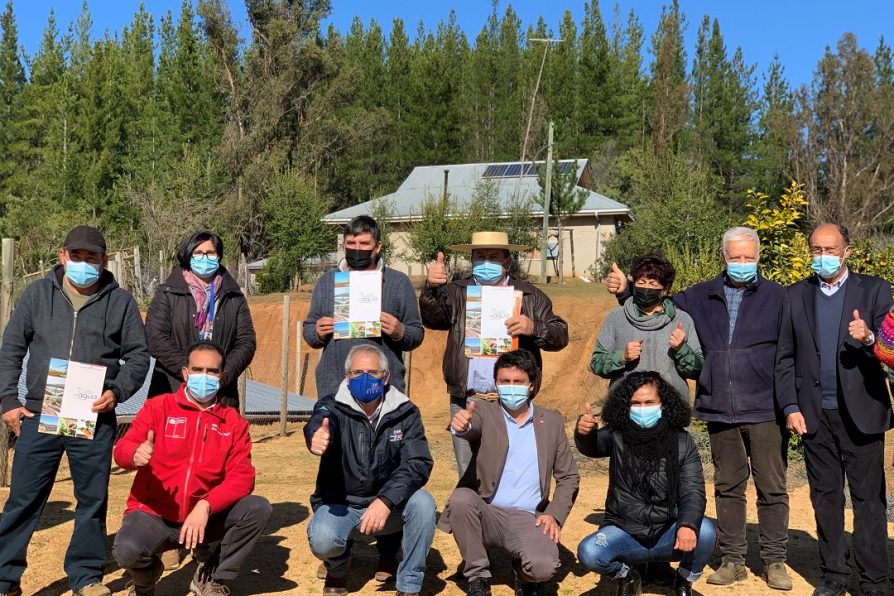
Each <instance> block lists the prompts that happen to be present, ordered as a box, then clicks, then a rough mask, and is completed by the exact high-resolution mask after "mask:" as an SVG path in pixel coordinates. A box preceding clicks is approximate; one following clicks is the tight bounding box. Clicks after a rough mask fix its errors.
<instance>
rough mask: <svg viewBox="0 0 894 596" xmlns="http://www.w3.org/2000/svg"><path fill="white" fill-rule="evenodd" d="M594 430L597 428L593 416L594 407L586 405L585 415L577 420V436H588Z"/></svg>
mask: <svg viewBox="0 0 894 596" xmlns="http://www.w3.org/2000/svg"><path fill="white" fill-rule="evenodd" d="M594 428H596V417H595V416H593V407H592V406H591V405H590V404H589V403H585V404H584V415H583V416H581V417H580V418H578V419H577V434H579V435H588V434H590V432H592V431H593V429H594Z"/></svg>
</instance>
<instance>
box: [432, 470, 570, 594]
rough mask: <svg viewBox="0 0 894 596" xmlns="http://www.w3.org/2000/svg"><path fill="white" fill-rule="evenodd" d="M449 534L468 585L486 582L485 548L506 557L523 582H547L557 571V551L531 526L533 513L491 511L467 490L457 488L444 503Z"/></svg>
mask: <svg viewBox="0 0 894 596" xmlns="http://www.w3.org/2000/svg"><path fill="white" fill-rule="evenodd" d="M447 509H449V510H450V513H449V516H450V530H451V531H452V532H453V538H454V539H455V540H456V545H457V546H458V547H459V552H460V554H461V555H462V557H463V562H464V567H463V574H464V575H465V576H466V579H468V580H469V581H471V580H474V579H479V578H485V579H487V578H490V577H491V572H490V559H489V558H488V556H487V549H488V548H499V549H501V550H504V551H506V552H507V553H509V554H510V555H511V556H512V558H513V559H516V562H515V563H514V564H515V565H517V568H516V571H517V572H518V574H519V575H520V576H521V579H522V581H525V582H545V581H548V580H549V579H550V578H551V577H552V576H553V575H555V573H556V570H557V569H558V568H559V565H560V563H559V547H558V546H557V545H556V543H555V542H553V541H552V539H551V538H550V537H549V536H547V535H546V534H544V533H543V528H538V527H537V526H535V525H534V522H535V521H536V518H535V517H534V514H533V513H529V512H527V511H522V510H520V509H508V508H505V507H494V506H493V505H490V504H488V503H486V502H485V501H484V499H482V498H481V497H480V496H479V495H478V493H476V492H475V491H473V490H472V489H470V488H457V489H456V490H454V491H453V494H452V495H450V500H449V501H448V503H447Z"/></svg>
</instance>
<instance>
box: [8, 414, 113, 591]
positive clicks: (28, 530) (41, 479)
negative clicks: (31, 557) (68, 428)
mask: <svg viewBox="0 0 894 596" xmlns="http://www.w3.org/2000/svg"><path fill="white" fill-rule="evenodd" d="M39 418H40V416H39V415H37V416H35V417H34V418H25V419H24V420H22V431H21V435H20V436H19V438H18V440H17V441H16V449H15V457H14V458H13V463H12V482H11V485H10V491H9V498H8V499H7V500H6V504H5V505H4V507H3V516H2V518H0V592H8V591H9V590H10V589H12V588H13V587H14V586H17V585H19V582H20V581H21V579H22V574H23V573H25V568H26V567H27V566H28V563H27V559H26V554H27V551H28V543H29V542H31V536H32V535H33V534H34V530H35V529H36V528H37V522H38V521H39V520H40V516H41V515H42V514H43V509H44V507H45V506H46V504H47V499H49V497H50V492H51V491H52V489H53V483H54V482H55V480H56V471H57V470H58V469H59V462H60V461H61V460H62V454H63V453H66V454H67V455H68V466H69V468H70V470H71V480H72V484H73V486H74V495H75V499H77V506H76V507H75V522H74V533H73V534H72V536H71V541H70V542H69V544H68V550H67V551H66V553H65V563H64V567H65V574H66V575H67V576H68V583H69V585H70V586H71V588H72V590H77V589H80V588H83V587H84V586H86V585H88V584H92V583H94V582H100V581H102V575H103V566H104V565H105V561H106V509H107V505H108V497H109V473H110V471H111V463H112V443H113V442H114V440H115V427H116V426H115V425H116V423H115V416H114V415H101V416H99V419H98V420H97V422H96V432H95V435H94V438H93V440H92V441H91V440H88V439H79V438H75V437H64V436H62V435H47V434H43V433H39V432H37V422H38V419H39ZM3 432H6V429H5V428H4V429H3Z"/></svg>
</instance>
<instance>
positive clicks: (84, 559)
mask: <svg viewBox="0 0 894 596" xmlns="http://www.w3.org/2000/svg"><path fill="white" fill-rule="evenodd" d="M59 261H60V264H59V265H57V266H56V267H54V268H53V270H52V271H50V273H49V274H47V276H46V277H45V278H43V279H41V280H39V281H36V282H34V283H33V284H31V285H30V286H28V288H27V289H26V290H25V293H24V294H22V297H21V298H20V299H19V301H18V303H17V304H16V307H15V310H14V311H13V314H12V318H11V319H10V321H9V324H8V325H7V327H6V331H5V332H4V334H3V347H2V348H0V404H2V411H3V421H4V422H5V423H6V425H7V426H8V427H9V428H10V430H12V431H13V432H15V433H16V435H18V437H19V438H18V441H17V442H16V452H15V458H14V459H13V467H12V485H11V488H10V492H9V497H8V498H7V500H6V505H5V506H4V508H3V516H2V518H0V596H10V595H20V594H21V593H22V591H21V588H20V587H19V582H20V580H21V577H22V574H23V573H24V571H25V567H26V565H27V564H26V562H25V554H26V551H27V548H28V543H29V542H30V541H31V536H32V534H33V533H34V530H35V528H36V527H37V522H38V520H39V518H40V514H41V512H42V511H43V508H44V506H45V505H46V503H47V499H48V498H49V496H50V490H51V489H52V487H53V481H54V480H55V477H56V470H57V469H58V467H59V462H60V461H61V459H62V453H63V452H65V453H66V454H67V456H68V464H69V467H70V469H71V478H72V482H73V483H74V490H75V495H76V496H77V501H78V503H77V508H76V510H75V524H74V533H73V534H72V537H71V542H70V543H69V546H68V552H67V553H66V556H65V573H66V574H67V575H68V581H69V584H70V585H71V589H72V592H73V594H75V595H76V596H77V595H84V596H103V595H105V594H111V592H110V591H109V589H108V588H106V587H105V586H103V585H102V583H101V582H102V576H103V568H104V565H105V559H106V508H107V504H108V486H109V472H110V469H111V459H112V443H113V441H114V439H115V427H116V422H115V406H116V405H117V404H118V403H119V402H122V401H124V400H126V399H128V398H129V397H130V396H131V395H133V394H134V393H135V392H136V391H137V390H138V389H139V388H140V386H141V385H142V384H143V380H144V379H145V378H146V373H147V372H148V370H149V352H148V350H147V348H146V333H145V330H144V329H143V322H142V319H141V318H140V311H139V308H138V307H137V303H136V301H135V300H134V299H133V297H132V296H131V295H130V294H129V293H127V292H126V291H125V290H123V289H122V288H119V287H118V284H117V282H116V281H115V278H114V277H113V276H112V275H111V274H110V273H109V272H107V271H105V266H106V263H107V262H108V257H107V255H106V243H105V239H104V238H103V235H102V233H100V231H99V230H97V229H96V228H91V227H89V226H78V227H76V228H74V229H72V230H71V231H70V232H69V233H68V236H67V237H66V238H65V244H64V245H63V248H62V250H60V251H59ZM26 353H27V354H28V370H27V376H26V378H27V393H26V402H25V405H24V406H22V404H21V402H20V401H19V399H18V381H19V375H20V373H21V372H22V362H23V360H24V358H25V354H26ZM52 358H58V359H62V360H69V361H74V362H83V363H87V364H96V365H101V366H104V367H106V371H105V382H104V386H103V389H104V391H103V393H102V395H101V396H100V398H99V399H98V400H96V401H95V402H94V403H93V407H92V410H93V411H94V412H96V413H97V414H98V417H97V420H96V426H95V429H94V432H93V440H88V439H85V438H80V437H72V436H65V435H61V434H58V435H57V434H46V433H42V432H39V431H38V421H39V419H40V418H39V414H40V412H41V407H42V405H43V399H44V391H45V389H46V381H47V374H48V370H49V363H50V359H52ZM121 362H123V363H124V364H123V365H122V364H121ZM2 432H6V431H5V429H4V430H3V431H2Z"/></svg>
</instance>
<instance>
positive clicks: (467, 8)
mask: <svg viewBox="0 0 894 596" xmlns="http://www.w3.org/2000/svg"><path fill="white" fill-rule="evenodd" d="M180 1H181V0H147V1H146V2H145V4H146V7H147V9H148V10H149V12H151V13H152V14H154V15H156V16H159V15H161V14H164V13H165V12H166V11H168V10H169V9H170V10H172V11H173V12H174V13H175V15H176V14H177V13H178V11H179V9H180ZM228 2H229V4H230V6H231V8H232V10H233V16H234V18H235V19H236V21H237V22H240V23H244V20H245V7H244V3H243V2H241V1H238V0H228ZM12 3H13V9H14V11H15V15H16V21H17V24H18V27H19V41H20V43H21V45H23V46H24V47H25V52H26V53H28V54H32V53H33V52H34V51H35V50H36V48H37V46H38V44H39V43H40V36H41V33H42V31H43V28H44V26H45V24H46V19H47V15H48V14H49V11H50V9H51V8H53V9H54V10H55V12H56V19H57V22H58V23H59V26H60V29H62V30H65V28H66V27H67V26H68V24H69V23H70V22H72V21H73V20H74V19H75V18H77V15H78V13H79V12H80V7H81V0H12ZM664 3H665V2H663V1H662V0H638V1H635V2H634V1H632V0H619V2H618V4H619V6H620V9H621V14H622V15H623V17H624V18H626V14H627V13H628V12H629V10H630V9H631V8H633V9H634V10H635V12H636V14H637V16H638V17H639V19H640V21H641V22H642V24H643V26H644V27H645V29H646V33H647V35H648V36H651V33H652V32H653V31H654V30H655V27H656V25H657V22H658V16H659V14H660V12H661V6H662V4H664ZM506 4H507V2H506V1H505V0H500V1H499V4H498V6H499V12H500V13H502V12H503V10H504V9H505V7H506ZM680 5H681V7H682V10H683V12H684V13H685V14H686V17H687V21H688V23H689V27H688V30H687V32H686V37H687V51H688V52H689V54H690V56H691V54H692V48H693V47H694V43H695V34H696V31H697V29H698V26H699V23H700V22H701V19H702V16H703V15H705V14H708V15H710V16H712V17H716V18H717V19H719V21H720V28H721V32H722V33H723V37H724V40H725V41H726V44H727V48H728V51H729V52H730V54H732V52H733V49H734V48H735V47H736V46H741V47H742V49H743V51H744V54H745V58H746V60H747V61H748V62H749V63H753V64H756V65H757V72H758V78H757V81H758V83H760V82H761V81H762V77H761V76H760V75H761V73H763V72H764V71H765V70H766V67H767V65H768V64H769V63H770V61H771V59H772V57H773V54H774V53H778V54H779V56H780V57H781V59H782V62H783V64H784V65H785V69H786V75H787V77H788V78H789V80H790V81H791V82H792V83H793V84H794V85H796V86H797V85H801V84H803V83H809V81H810V79H811V77H812V76H813V71H814V69H815V68H816V64H817V62H818V61H819V59H820V58H821V57H822V54H823V51H824V50H825V48H826V46H833V47H834V45H835V43H836V42H837V41H838V39H839V38H840V37H841V35H842V34H843V33H845V32H852V33H854V34H856V35H857V40H858V42H859V44H860V45H861V46H862V47H864V48H867V49H869V50H870V51H874V50H875V48H876V46H877V45H878V41H879V37H880V36H881V35H885V36H886V41H887V42H888V43H889V44H892V43H894V2H892V1H891V0H873V1H868V0H849V1H841V0H813V1H807V0H799V1H794V0H775V1H769V0H750V1H748V2H743V1H739V0H713V1H712V0H680ZM88 6H89V8H90V11H91V12H92V14H93V24H94V29H93V30H94V35H101V34H102V32H103V31H104V30H106V29H108V30H110V31H117V30H120V29H121V27H122V26H123V25H126V24H127V23H128V22H129V21H130V19H131V17H132V16H133V13H134V11H135V10H136V8H137V6H138V2H136V1H133V0H88ZM512 6H513V8H514V9H515V11H516V12H517V13H518V14H519V16H520V17H521V19H522V22H523V23H524V24H525V26H527V25H528V24H530V23H535V22H536V20H537V18H538V17H539V16H543V17H544V18H545V19H546V21H547V23H549V25H550V26H551V27H553V28H556V29H557V28H558V23H559V22H560V20H561V18H562V14H563V13H564V12H565V10H566V9H568V10H571V12H572V14H573V15H574V17H575V20H576V21H577V22H580V19H581V16H582V15H583V10H584V0H575V1H573V2H571V1H566V2H561V3H559V2H542V1H538V2H535V1H533V0H516V1H515V2H512ZM600 7H601V9H602V13H603V16H604V18H605V19H606V20H607V21H611V20H612V13H613V7H614V0H610V1H607V0H603V1H602V2H601V3H600ZM451 8H453V9H455V10H456V13H457V21H458V23H459V25H460V27H462V28H463V30H464V31H465V32H466V35H467V36H468V37H469V38H470V41H473V40H474V38H475V36H476V35H477V34H478V32H479V31H480V30H481V27H482V25H483V24H484V23H485V20H486V18H487V15H488V14H489V13H490V2H488V1H487V0H450V1H446V2H445V1H440V2H430V1H426V0H412V1H410V0H332V15H331V17H330V18H329V21H331V22H332V23H334V24H335V25H336V26H337V27H339V28H340V29H343V30H344V29H346V28H347V27H348V26H349V25H350V23H351V20H352V19H353V17H354V16H355V15H356V16H359V17H360V18H361V19H362V20H363V21H364V22H369V20H370V19H375V20H376V21H378V22H379V23H380V24H381V25H382V26H383V28H384V29H385V31H386V32H387V31H389V30H390V28H391V22H392V20H393V19H394V18H398V17H399V18H401V19H403V20H404V23H405V24H406V28H407V31H408V33H414V32H415V31H416V26H417V24H418V23H419V21H420V20H422V21H424V22H425V25H426V27H427V28H434V27H435V26H436V25H437V22H438V21H439V20H441V19H446V18H447V16H448V14H449V11H450V9H451Z"/></svg>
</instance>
